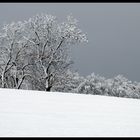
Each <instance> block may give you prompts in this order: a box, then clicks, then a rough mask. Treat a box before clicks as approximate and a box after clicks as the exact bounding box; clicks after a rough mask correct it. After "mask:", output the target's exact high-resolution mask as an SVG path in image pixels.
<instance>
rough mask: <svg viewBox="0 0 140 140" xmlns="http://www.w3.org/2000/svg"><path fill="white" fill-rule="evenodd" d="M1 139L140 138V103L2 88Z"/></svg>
mask: <svg viewBox="0 0 140 140" xmlns="http://www.w3.org/2000/svg"><path fill="white" fill-rule="evenodd" d="M0 136H14V137H15V136H45V137H47V136H52V137H55V136H56V137H59V136H61V137H63V136H69V137H70V136H73V137H76V136H78V137H82V136H86V137H88V136H99V137H102V136H103V137H104V136H107V137H109V136H133V137H134V136H140V100H139V99H127V98H118V97H109V96H97V95H95V96H94V95H84V94H71V93H52V92H50V93H47V92H41V91H27V90H14V89H0Z"/></svg>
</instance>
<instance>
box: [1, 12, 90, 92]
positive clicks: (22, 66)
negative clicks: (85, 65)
mask: <svg viewBox="0 0 140 140" xmlns="http://www.w3.org/2000/svg"><path fill="white" fill-rule="evenodd" d="M77 23H78V22H77V20H76V19H74V18H73V17H72V16H68V17H67V20H66V21H65V22H63V23H58V21H57V19H56V17H54V16H51V15H46V14H39V15H36V16H34V17H32V18H30V19H29V20H25V21H24V22H18V23H12V24H9V25H6V26H5V27H4V28H3V30H4V32H3V33H1V36H0V44H1V46H0V47H1V48H3V49H1V53H2V54H3V55H1V58H0V75H1V77H0V78H1V87H12V88H18V89H19V88H21V87H22V85H23V84H25V81H26V82H27V83H28V84H29V86H30V88H31V89H37V90H46V91H50V90H51V88H52V87H53V86H54V85H55V84H56V83H58V82H59V80H60V79H62V78H60V77H63V76H64V75H65V73H66V71H67V69H69V68H70V66H71V64H72V61H71V59H70V58H69V55H68V54H69V50H70V47H72V46H73V45H75V44H76V43H81V42H84V41H87V38H86V35H85V34H83V33H82V31H81V30H80V29H79V28H78V27H77V26H78V25H77ZM7 49H8V52H7ZM3 56H4V57H3ZM7 77H8V79H7ZM9 78H10V80H9ZM9 82H10V84H9ZM27 83H26V84H27Z"/></svg>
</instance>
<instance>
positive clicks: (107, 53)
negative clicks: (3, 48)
mask: <svg viewBox="0 0 140 140" xmlns="http://www.w3.org/2000/svg"><path fill="white" fill-rule="evenodd" d="M42 12H43V13H47V14H51V15H54V16H57V17H58V19H60V21H63V20H64V19H65V18H66V16H67V15H69V14H70V13H72V15H73V16H74V17H75V18H77V19H78V21H79V27H80V28H81V29H82V30H83V32H85V33H86V34H87V37H88V40H89V42H88V44H86V43H84V44H81V45H78V46H77V47H75V48H74V49H73V50H72V58H73V59H74V61H75V64H74V68H75V69H77V70H78V72H79V73H80V74H81V75H84V76H85V75H88V74H90V73H92V72H94V73H95V74H99V75H101V76H104V77H106V78H111V77H114V76H116V75H118V74H123V75H124V76H125V77H126V78H128V79H129V80H132V81H139V82H140V4H139V3H136V4H135V3H131V4H130V3H5V4H4V3H1V4H0V25H2V24H3V23H10V22H12V21H19V20H24V19H28V18H29V17H31V16H34V15H36V14H37V13H42Z"/></svg>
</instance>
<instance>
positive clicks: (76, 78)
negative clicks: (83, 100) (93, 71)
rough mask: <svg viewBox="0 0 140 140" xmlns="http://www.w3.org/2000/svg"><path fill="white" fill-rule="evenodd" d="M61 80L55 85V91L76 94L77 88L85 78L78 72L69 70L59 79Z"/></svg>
mask: <svg viewBox="0 0 140 140" xmlns="http://www.w3.org/2000/svg"><path fill="white" fill-rule="evenodd" d="M59 79H60V80H59V82H58V83H57V84H56V85H54V87H53V89H52V90H53V91H59V92H67V93H68V92H71V93H76V92H77V87H78V86H79V84H80V83H82V82H83V80H84V77H82V76H80V75H79V73H78V72H74V71H71V70H69V69H68V70H67V71H66V72H65V75H64V76H62V77H59Z"/></svg>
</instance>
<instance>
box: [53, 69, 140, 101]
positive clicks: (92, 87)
mask: <svg viewBox="0 0 140 140" xmlns="http://www.w3.org/2000/svg"><path fill="white" fill-rule="evenodd" d="M67 77H68V78H66V79H65V83H64V84H62V85H59V86H58V87H54V88H53V89H52V90H53V91H61V92H72V93H79V94H93V95H106V96H115V97H126V98H137V99H138V98H140V83H138V82H132V81H129V80H128V79H127V78H125V77H124V76H123V75H118V76H116V77H114V78H111V79H106V78H105V77H101V76H99V75H95V74H94V73H92V74H91V75H89V76H87V77H82V76H80V75H79V74H78V73H75V72H71V71H68V72H67Z"/></svg>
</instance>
